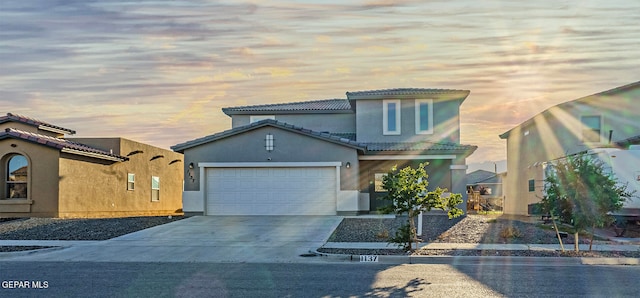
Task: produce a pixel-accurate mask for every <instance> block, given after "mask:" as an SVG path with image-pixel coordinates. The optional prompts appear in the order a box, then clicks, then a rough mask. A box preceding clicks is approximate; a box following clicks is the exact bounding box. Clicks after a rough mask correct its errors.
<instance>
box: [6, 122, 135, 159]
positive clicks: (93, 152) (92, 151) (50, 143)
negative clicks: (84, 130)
mask: <svg viewBox="0 0 640 298" xmlns="http://www.w3.org/2000/svg"><path fill="white" fill-rule="evenodd" d="M6 138H14V139H20V140H24V141H28V142H32V143H36V144H41V145H43V146H47V147H51V148H55V149H58V150H60V151H62V152H65V153H70V154H76V155H83V156H90V157H95V158H100V159H106V160H112V161H126V160H128V158H127V157H124V156H119V155H116V154H113V153H110V152H107V151H104V150H101V149H97V148H93V147H91V146H88V145H85V144H81V143H77V142H72V141H69V140H66V139H62V138H55V137H50V136H45V135H40V134H36V133H32V132H26V131H22V130H18V129H15V128H7V129H5V130H4V132H1V133H0V140H1V139H6Z"/></svg>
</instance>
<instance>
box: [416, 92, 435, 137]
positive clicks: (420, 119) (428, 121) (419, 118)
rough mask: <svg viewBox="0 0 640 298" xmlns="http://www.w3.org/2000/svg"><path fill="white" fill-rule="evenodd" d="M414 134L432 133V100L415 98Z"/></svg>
mask: <svg viewBox="0 0 640 298" xmlns="http://www.w3.org/2000/svg"><path fill="white" fill-rule="evenodd" d="M415 110H416V134H419V135H424V134H432V133H433V100H431V99H416V107H415Z"/></svg>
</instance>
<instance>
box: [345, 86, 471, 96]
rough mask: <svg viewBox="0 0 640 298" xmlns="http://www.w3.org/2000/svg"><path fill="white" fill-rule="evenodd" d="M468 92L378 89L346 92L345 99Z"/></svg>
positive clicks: (465, 91)
mask: <svg viewBox="0 0 640 298" xmlns="http://www.w3.org/2000/svg"><path fill="white" fill-rule="evenodd" d="M469 92H470V91H469V90H457V89H432V88H394V89H380V90H366V91H355V92H347V97H348V98H351V97H360V96H383V95H422V94H453V93H461V94H467V95H468V94H469Z"/></svg>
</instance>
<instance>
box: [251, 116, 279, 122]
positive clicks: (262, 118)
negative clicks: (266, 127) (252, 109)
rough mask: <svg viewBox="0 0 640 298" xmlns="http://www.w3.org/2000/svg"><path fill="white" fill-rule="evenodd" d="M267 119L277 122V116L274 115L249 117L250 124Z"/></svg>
mask: <svg viewBox="0 0 640 298" xmlns="http://www.w3.org/2000/svg"><path fill="white" fill-rule="evenodd" d="M265 119H271V120H276V116H274V115H256V116H249V123H253V122H258V121H261V120H265Z"/></svg>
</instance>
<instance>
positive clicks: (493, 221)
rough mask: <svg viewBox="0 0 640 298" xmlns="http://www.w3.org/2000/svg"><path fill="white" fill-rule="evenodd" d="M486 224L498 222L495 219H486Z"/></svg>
mask: <svg viewBox="0 0 640 298" xmlns="http://www.w3.org/2000/svg"><path fill="white" fill-rule="evenodd" d="M486 222H487V223H496V222H498V219H496V218H490V219H487V221H486Z"/></svg>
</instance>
